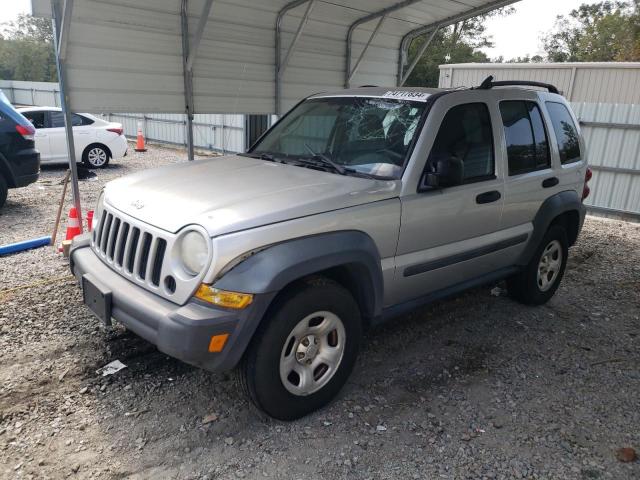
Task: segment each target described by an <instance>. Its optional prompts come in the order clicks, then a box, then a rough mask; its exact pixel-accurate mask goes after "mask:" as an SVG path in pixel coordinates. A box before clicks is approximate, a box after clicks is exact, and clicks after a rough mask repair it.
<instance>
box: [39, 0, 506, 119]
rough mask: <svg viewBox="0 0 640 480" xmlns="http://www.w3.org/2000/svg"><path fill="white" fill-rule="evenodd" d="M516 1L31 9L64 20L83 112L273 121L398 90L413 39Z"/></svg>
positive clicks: (63, 2) (107, 1) (64, 46)
mask: <svg viewBox="0 0 640 480" xmlns="http://www.w3.org/2000/svg"><path fill="white" fill-rule="evenodd" d="M515 1H517V0H404V1H401V0H295V1H291V0H260V1H256V0H32V10H33V14H34V15H36V16H41V17H51V16H52V3H56V2H57V3H58V5H59V8H60V12H63V14H62V15H61V16H62V17H63V18H62V19H61V28H60V31H61V32H60V33H59V43H60V45H59V48H58V53H59V56H60V57H61V60H63V61H64V67H65V71H66V76H67V85H66V92H67V95H68V96H67V98H68V100H69V101H70V108H71V110H73V111H90V112H102V111H109V112H167V113H171V112H175V113H183V112H185V106H186V105H189V103H191V113H198V112H203V113H204V112H206V113H249V114H250V113H256V114H270V113H278V112H282V111H286V110H287V108H289V107H291V106H292V105H293V104H294V103H295V102H297V101H299V100H300V99H301V98H304V97H305V96H308V95H310V94H312V93H315V92H319V91H327V90H335V89H338V88H342V87H343V86H345V85H347V84H351V85H363V84H375V85H389V86H392V85H397V84H400V83H402V82H401V79H402V77H403V73H404V71H406V66H407V65H409V66H410V64H411V63H412V59H407V58H406V51H407V50H408V46H409V43H410V40H411V39H413V38H414V37H416V36H418V35H420V34H426V33H431V32H433V31H434V29H435V28H437V27H443V26H446V25H450V24H452V23H455V22H457V21H460V20H462V19H465V18H469V17H473V16H476V15H479V14H482V13H486V12H488V11H490V10H493V9H495V8H499V7H502V6H505V5H509V4H511V3H515ZM181 12H185V13H186V15H184V16H183V15H181ZM183 18H184V20H186V22H183V21H182V20H183ZM183 32H184V33H186V38H187V39H188V40H187V41H186V42H185V43H184V45H183ZM276 45H278V46H279V48H277V49H276ZM276 51H278V52H279V54H278V55H276ZM363 52H364V54H363ZM190 77H192V80H191V79H190ZM191 86H192V95H193V96H192V101H191V99H190V95H189V89H190V88H191ZM280 92H282V98H281V101H280V102H278V101H277V98H278V97H279V96H280ZM278 103H279V106H278V105H277V104H278ZM278 107H279V108H278Z"/></svg>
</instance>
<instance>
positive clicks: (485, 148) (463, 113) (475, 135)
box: [427, 103, 495, 183]
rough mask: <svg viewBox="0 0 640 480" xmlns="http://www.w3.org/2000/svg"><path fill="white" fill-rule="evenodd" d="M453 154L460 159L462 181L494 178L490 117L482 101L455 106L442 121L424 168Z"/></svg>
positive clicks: (449, 157)
mask: <svg viewBox="0 0 640 480" xmlns="http://www.w3.org/2000/svg"><path fill="white" fill-rule="evenodd" d="M452 157H457V158H458V159H459V160H461V161H462V165H463V172H464V174H463V178H464V183H471V182H474V181H480V180H486V179H489V178H491V177H493V175H494V171H495V170H494V164H495V160H494V152H493V135H492V130H491V116H490V115H489V109H488V108H487V106H486V105H485V104H484V103H467V104H464V105H458V106H455V107H453V108H452V109H451V110H449V111H448V112H447V114H446V115H445V117H444V119H443V120H442V124H441V125H440V129H439V130H438V135H437V136H436V139H435V142H434V143H433V147H432V149H431V153H430V154H429V160H428V161H427V167H430V166H431V165H435V164H436V163H437V162H438V161H439V160H449V159H451V158H452Z"/></svg>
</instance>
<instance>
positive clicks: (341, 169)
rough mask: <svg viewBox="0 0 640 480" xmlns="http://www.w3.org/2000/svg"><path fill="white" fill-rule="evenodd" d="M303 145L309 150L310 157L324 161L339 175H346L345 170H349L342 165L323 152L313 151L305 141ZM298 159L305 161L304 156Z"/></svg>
mask: <svg viewBox="0 0 640 480" xmlns="http://www.w3.org/2000/svg"><path fill="white" fill-rule="evenodd" d="M304 147H305V148H306V149H307V150H309V153H310V154H311V156H312V158H313V159H314V160H319V161H321V162H322V163H324V164H325V165H328V166H329V167H331V168H333V169H334V170H335V171H336V172H338V173H339V174H340V175H346V174H347V172H348V171H349V170H347V169H346V168H344V167H343V166H342V165H338V164H337V163H336V162H334V161H333V160H331V159H330V158H329V157H327V156H326V155H325V154H323V153H316V152H314V151H313V149H312V148H311V147H310V146H309V145H308V144H307V143H305V144H304ZM300 160H301V161H306V159H304V158H301V159H300ZM354 171H355V170H354Z"/></svg>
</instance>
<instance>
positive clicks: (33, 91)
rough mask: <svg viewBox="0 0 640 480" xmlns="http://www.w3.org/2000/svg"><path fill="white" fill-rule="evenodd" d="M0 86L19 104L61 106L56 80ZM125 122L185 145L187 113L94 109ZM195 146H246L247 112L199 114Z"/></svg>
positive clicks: (152, 137) (132, 131)
mask: <svg viewBox="0 0 640 480" xmlns="http://www.w3.org/2000/svg"><path fill="white" fill-rule="evenodd" d="M0 89H2V91H3V92H4V94H5V95H6V96H7V98H9V100H11V102H13V103H15V104H20V105H40V106H48V107H49V106H50V107H54V106H56V107H57V106H60V90H59V87H58V84H57V83H48V82H20V81H13V80H0ZM91 113H94V114H96V115H98V116H101V117H103V118H105V119H108V120H110V121H113V122H119V123H121V124H122V125H123V127H124V131H125V135H127V136H128V137H132V138H134V137H135V136H136V133H137V129H138V123H139V122H140V123H142V127H143V132H144V133H145V138H146V139H147V140H149V141H152V142H159V143H167V144H170V145H186V117H185V115H181V114H162V113H153V114H142V113H104V112H97V113H96V112H91ZM193 126H194V128H193V136H194V144H195V146H196V148H200V149H204V150H212V151H215V152H220V153H227V152H229V153H235V152H242V151H244V150H245V116H244V115H232V114H230V115H220V114H196V115H194V124H193Z"/></svg>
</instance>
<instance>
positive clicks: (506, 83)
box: [475, 75, 561, 95]
mask: <svg viewBox="0 0 640 480" xmlns="http://www.w3.org/2000/svg"><path fill="white" fill-rule="evenodd" d="M510 86H522V87H540V88H546V89H547V90H548V91H549V93H557V94H558V95H561V94H560V90H558V88H557V87H556V86H555V85H551V84H550V83H543V82H534V81H529V80H500V81H497V82H494V81H493V75H489V76H488V77H487V78H485V79H484V81H483V82H482V83H481V84H480V86H479V87H475V88H476V89H478V90H489V89H491V88H493V87H510Z"/></svg>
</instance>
